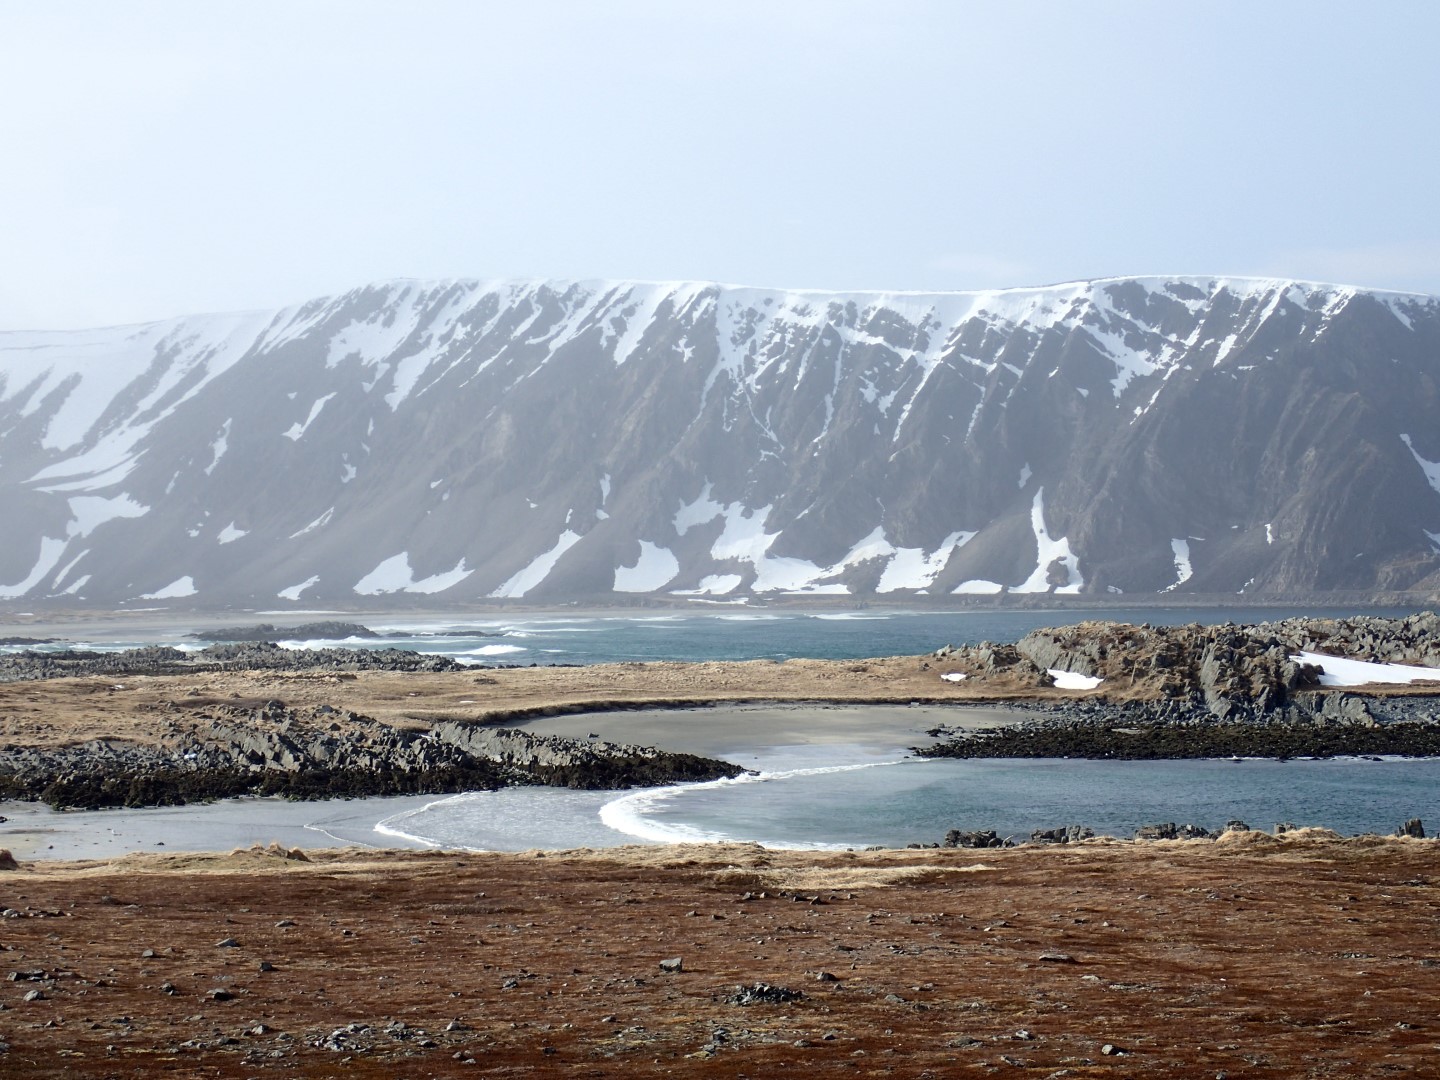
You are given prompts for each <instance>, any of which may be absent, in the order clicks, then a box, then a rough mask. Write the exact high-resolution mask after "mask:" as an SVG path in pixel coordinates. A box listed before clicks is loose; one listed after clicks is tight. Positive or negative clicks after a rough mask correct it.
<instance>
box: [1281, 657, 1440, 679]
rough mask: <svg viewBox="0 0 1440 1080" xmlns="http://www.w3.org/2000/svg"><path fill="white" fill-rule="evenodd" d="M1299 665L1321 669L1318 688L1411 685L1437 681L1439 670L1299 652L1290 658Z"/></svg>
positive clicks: (1439, 675) (1439, 674)
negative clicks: (1384, 684)
mask: <svg viewBox="0 0 1440 1080" xmlns="http://www.w3.org/2000/svg"><path fill="white" fill-rule="evenodd" d="M1290 659H1291V660H1294V661H1295V662H1296V663H1298V664H1315V665H1316V666H1317V667H1319V668H1321V669H1322V670H1323V672H1324V673H1323V674H1322V675H1321V676H1320V685H1321V686H1365V685H1366V684H1367V683H1392V684H1395V683H1412V682H1417V681H1419V680H1422V679H1424V680H1434V681H1436V682H1440V668H1433V667H1416V666H1414V665H1411V664H1377V663H1374V662H1372V661H1369V660H1351V659H1350V658H1349V657H1345V656H1326V655H1325V654H1324V653H1315V652H1301V653H1296V654H1295V655H1293V656H1291V657H1290Z"/></svg>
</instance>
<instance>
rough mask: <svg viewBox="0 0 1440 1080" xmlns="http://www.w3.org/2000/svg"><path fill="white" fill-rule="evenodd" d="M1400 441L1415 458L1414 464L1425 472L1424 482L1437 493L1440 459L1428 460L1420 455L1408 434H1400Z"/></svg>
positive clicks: (1438, 491) (1439, 478)
mask: <svg viewBox="0 0 1440 1080" xmlns="http://www.w3.org/2000/svg"><path fill="white" fill-rule="evenodd" d="M1400 441H1401V442H1403V443H1404V444H1405V449H1406V450H1409V451H1410V456H1411V457H1413V458H1414V459H1415V464H1417V465H1419V466H1420V468H1421V470H1422V471H1423V472H1424V473H1425V480H1426V482H1427V483H1429V485H1430V487H1431V488H1433V489H1434V490H1435V491H1436V492H1437V493H1440V461H1429V460H1427V459H1425V458H1423V457H1421V456H1420V452H1419V451H1418V450H1416V449H1415V444H1414V443H1412V442H1411V441H1410V436H1409V435H1401V436H1400Z"/></svg>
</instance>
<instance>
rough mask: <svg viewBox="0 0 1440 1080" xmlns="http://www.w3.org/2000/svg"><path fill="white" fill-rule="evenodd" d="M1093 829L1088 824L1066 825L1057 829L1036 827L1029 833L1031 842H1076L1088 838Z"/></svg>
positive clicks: (1090, 836) (1091, 835)
mask: <svg viewBox="0 0 1440 1080" xmlns="http://www.w3.org/2000/svg"><path fill="white" fill-rule="evenodd" d="M1094 835H1095V830H1094V829H1092V828H1090V826H1089V825H1066V826H1063V827H1062V828H1059V829H1036V830H1035V831H1034V832H1032V833H1031V834H1030V842H1031V843H1032V844H1078V843H1079V842H1080V841H1081V840H1089V839H1091V838H1092V837H1094Z"/></svg>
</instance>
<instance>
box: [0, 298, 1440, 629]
mask: <svg viewBox="0 0 1440 1080" xmlns="http://www.w3.org/2000/svg"><path fill="white" fill-rule="evenodd" d="M1437 386H1440V300H1437V299H1436V298H1434V297H1427V296H1418V295H1406V294H1397V293H1380V292H1372V291H1366V290H1362V289H1355V288H1350V287H1340V286H1331V285H1318V284H1308V283H1299V282H1290V281H1274V280H1255V279H1224V278H1134V279H1129V278H1127V279H1111V280H1102V281H1091V282H1081V283H1075V284H1066V285H1058V286H1053V287H1047V288H1033V289H1015V290H1005V291H997V292H986V293H948V294H938V293H937V294H885V293H844V294H827V293H817V292H794V291H788V292H787V291H783V290H768V289H752V288H736V287H730V286H722V285H714V284H703V283H668V284H637V283H631V282H602V281H579V282H562V281H542V282H475V281H446V282H415V281H399V282H393V283H388V284H381V285H375V286H370V287H366V288H361V289H357V290H354V291H353V292H350V293H347V294H345V295H343V296H338V297H330V298H325V299H320V300H315V301H312V302H310V303H307V304H303V305H300V306H298V307H293V308H287V309H285V310H283V311H279V312H258V313H250V314H240V315H204V316H194V317H186V318H179V319H173V320H169V321H166V322H160V323H154V324H149V325H142V326H127V327H116V328H107V329H99V330H91V331H83V332H82V331H77V332H53V333H47V332H34V333H7V334H0V511H3V512H0V602H4V603H6V604H9V605H10V606H12V607H14V606H22V605H23V606H26V607H39V606H48V605H55V604H66V605H76V606H84V607H95V606H110V605H115V604H119V603H130V604H132V605H134V606H153V605H154V604H156V603H158V602H171V603H173V604H174V605H175V606H183V607H207V608H213V607H224V606H240V607H258V608H269V609H274V608H283V607H286V606H287V605H289V606H294V607H295V608H297V609H300V608H316V607H344V606H357V605H363V606H379V605H384V604H386V603H390V602H393V601H403V602H404V603H406V604H407V605H412V606H413V605H416V604H420V603H424V604H425V605H427V606H437V607H438V606H443V605H450V604H464V603H473V602H475V601H477V600H481V599H488V598H499V599H504V598H510V599H523V600H524V601H526V602H543V603H552V602H557V601H565V600H579V601H603V600H608V599H615V598H629V599H633V598H636V597H638V596H642V595H644V594H655V595H659V596H665V597H667V598H671V599H676V598H685V597H688V598H693V599H704V600H711V601H715V600H738V599H742V598H747V597H775V596H781V595H791V594H850V595H853V596H855V597H866V598H871V599H880V600H892V601H896V600H901V599H903V598H905V597H909V596H912V595H916V594H920V593H923V594H925V595H927V596H931V597H941V596H945V595H948V594H960V595H969V596H975V595H985V594H997V593H1000V592H1009V593H1023V594H1041V593H1048V592H1054V593H1061V594H1081V593H1100V594H1113V593H1116V592H1123V593H1126V594H1145V595H1155V594H1161V593H1165V592H1171V593H1180V594H1185V593H1203V594H1228V595H1236V596H1237V598H1238V594H1243V598H1245V599H1253V598H1256V597H1263V596H1265V595H1267V594H1268V595H1275V594H1282V593H1283V594H1286V595H1288V596H1292V597H1293V596H1295V595H1297V594H1304V595H1309V596H1314V597H1315V598H1317V599H1319V598H1323V594H1325V593H1328V592H1331V591H1336V590H1363V591H1369V592H1378V591H1387V592H1389V591H1400V590H1411V591H1418V592H1433V591H1434V590H1436V589H1440V390H1437Z"/></svg>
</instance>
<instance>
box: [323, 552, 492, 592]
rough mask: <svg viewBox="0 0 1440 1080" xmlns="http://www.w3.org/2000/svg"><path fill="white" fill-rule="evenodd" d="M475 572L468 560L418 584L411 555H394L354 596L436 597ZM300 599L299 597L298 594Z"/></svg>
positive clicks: (366, 578) (363, 580) (357, 586)
mask: <svg viewBox="0 0 1440 1080" xmlns="http://www.w3.org/2000/svg"><path fill="white" fill-rule="evenodd" d="M471 573H473V571H470V570H467V569H465V560H464V559H461V560H460V561H459V562H458V563H456V564H455V568H454V569H453V570H447V571H445V572H443V573H439V574H432V575H431V576H430V577H427V578H421V579H420V580H419V581H416V580H415V571H413V570H412V569H410V553H409V552H406V551H402V552H401V553H400V554H399V555H392V556H390V558H388V559H386V560H385V561H384V562H382V563H381V564H380V565H379V566H377V567H375V569H374V570H371V571H370V573H368V574H366V575H365V576H364V577H363V578H361V579H360V580H359V581H357V582H356V583H355V592H357V593H359V594H360V595H361V596H380V595H382V594H384V593H395V592H406V593H427V594H428V593H437V592H443V591H444V590H445V589H448V588H450V587H451V586H452V585H458V584H459V583H460V582H462V581H464V580H465V579H466V578H467V577H469V576H470V575H471ZM297 595H298V594H297Z"/></svg>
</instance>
